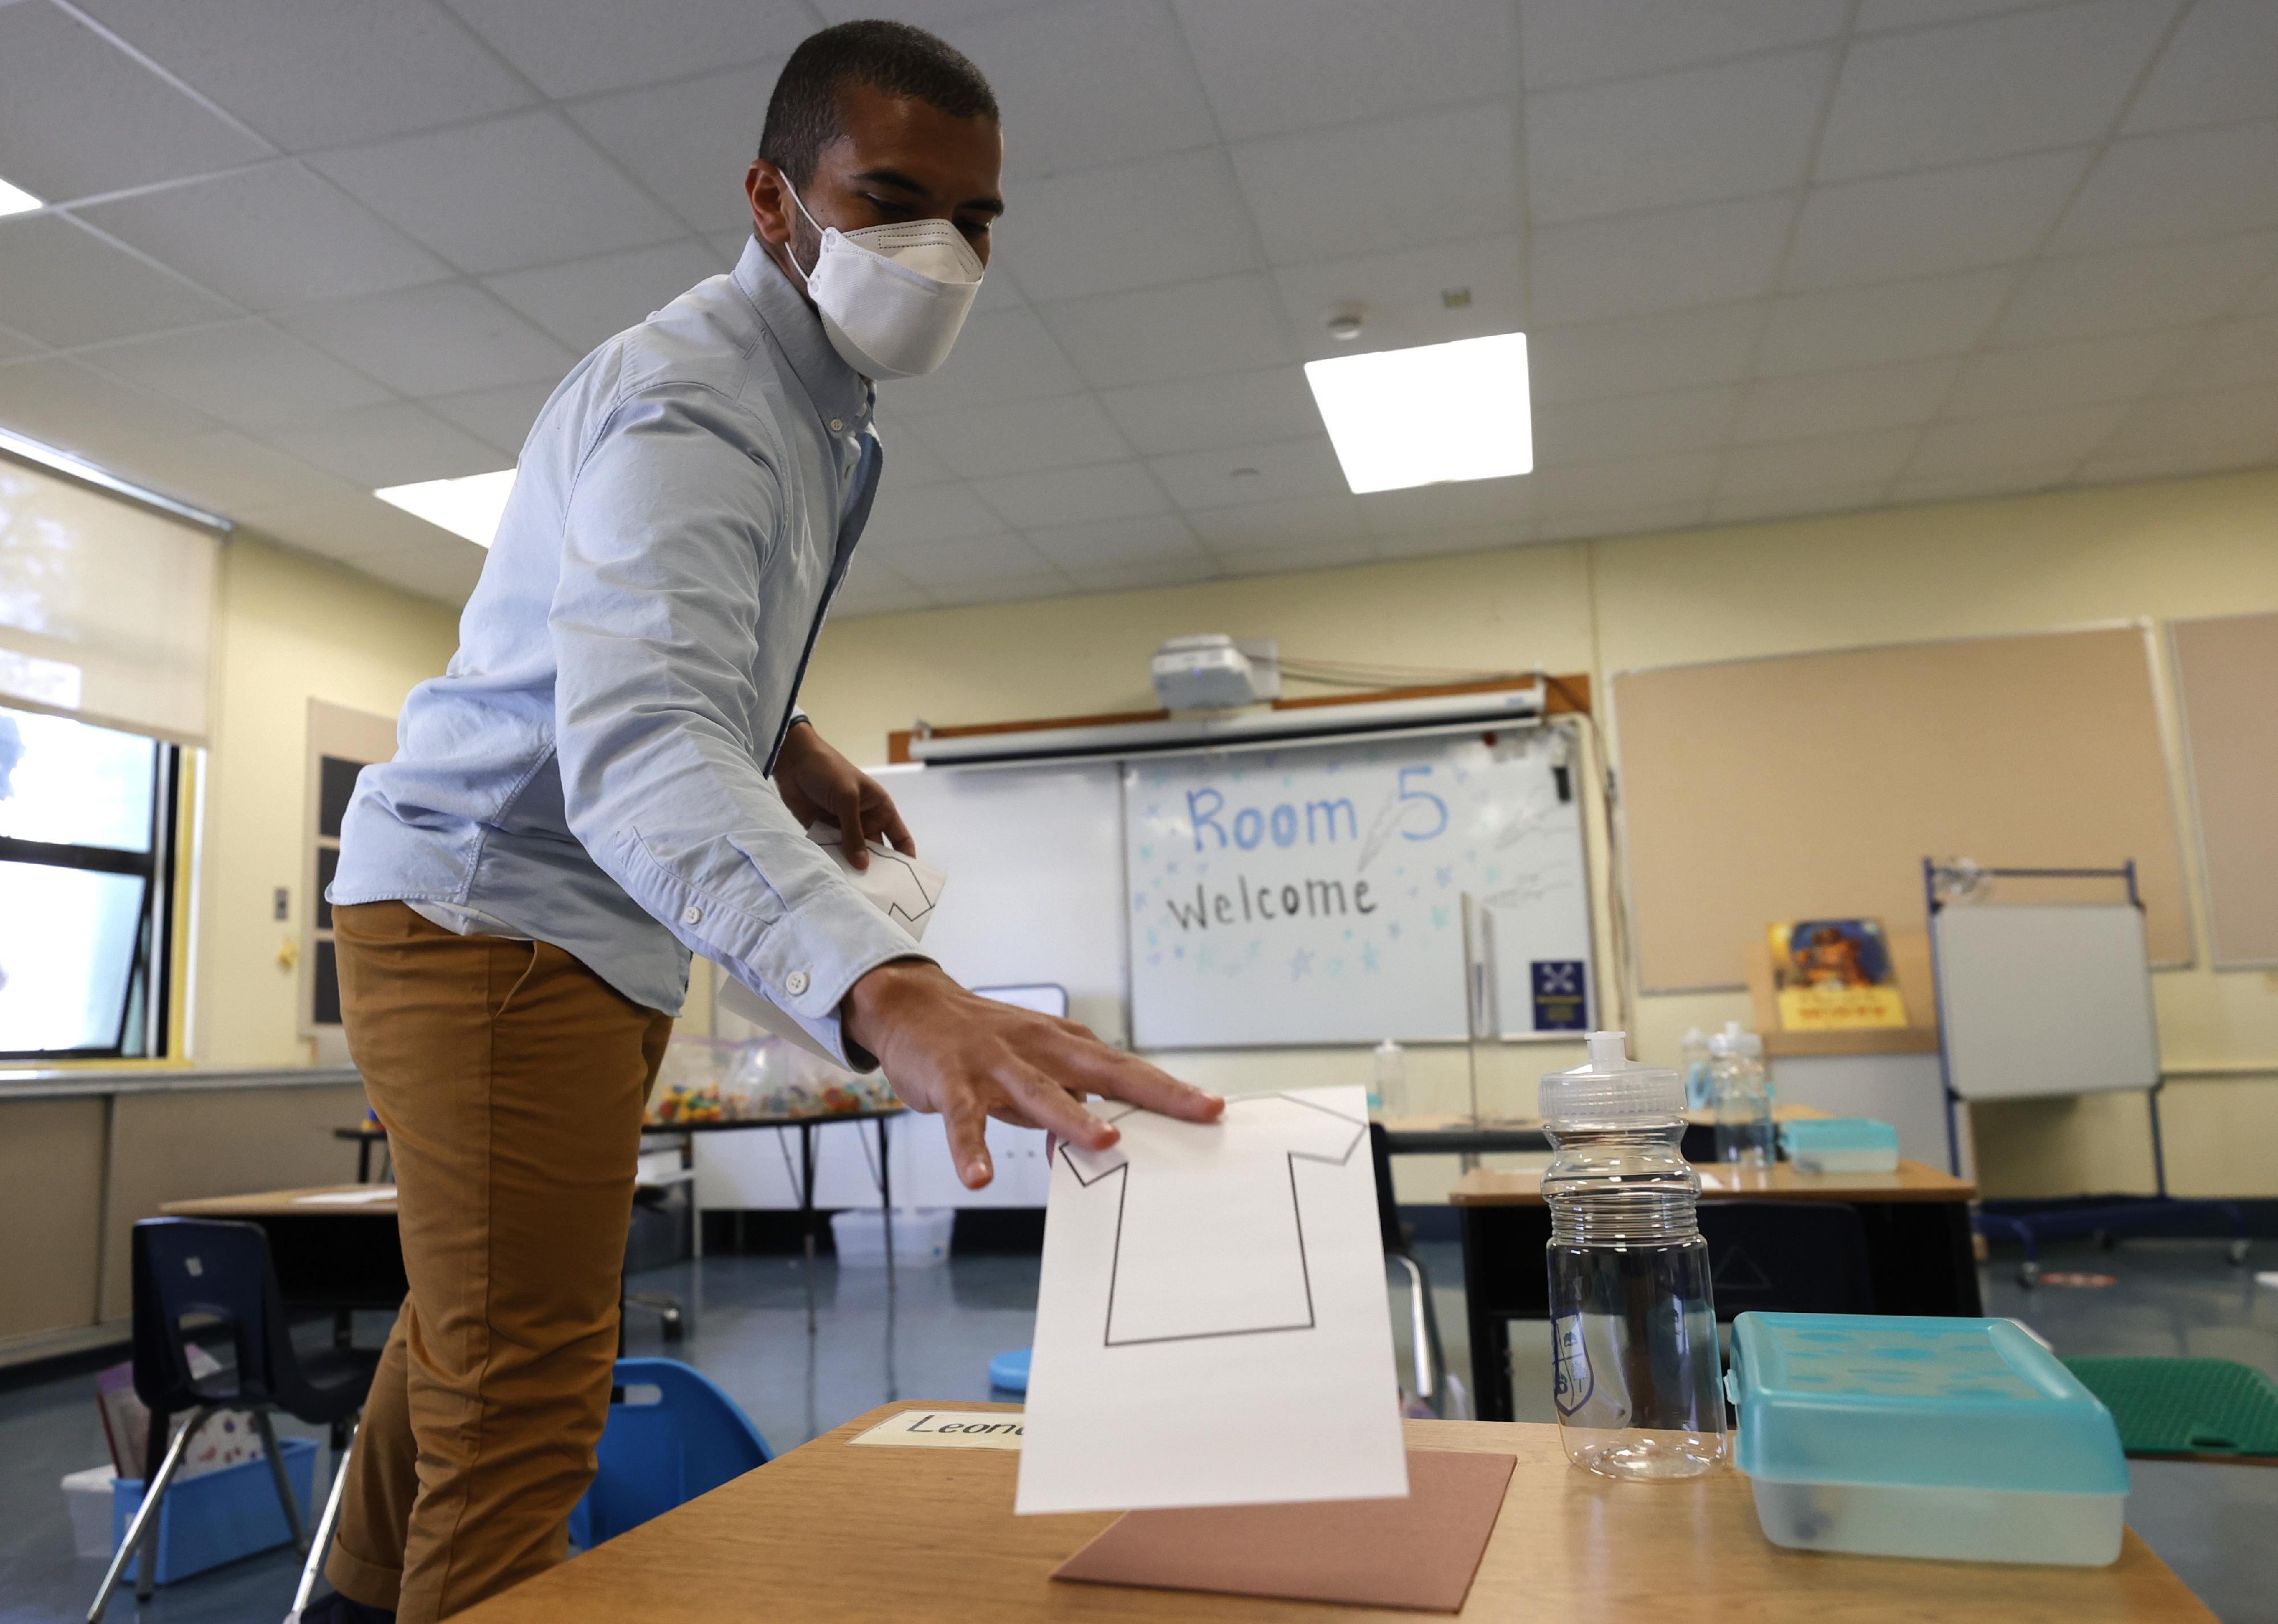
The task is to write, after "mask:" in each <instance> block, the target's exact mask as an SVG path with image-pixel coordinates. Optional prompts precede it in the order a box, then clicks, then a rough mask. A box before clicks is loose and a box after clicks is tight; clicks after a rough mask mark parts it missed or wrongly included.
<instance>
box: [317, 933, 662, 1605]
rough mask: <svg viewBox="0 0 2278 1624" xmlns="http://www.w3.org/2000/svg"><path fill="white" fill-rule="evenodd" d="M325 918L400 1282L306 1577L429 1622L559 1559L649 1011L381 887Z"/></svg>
mask: <svg viewBox="0 0 2278 1624" xmlns="http://www.w3.org/2000/svg"><path fill="white" fill-rule="evenodd" d="M333 933H334V935H335V937H336V939H337V942H338V952H339V955H340V1011H341V1016H342V1018H343V1020H344V1022H345V1024H346V1025H347V1028H348V1048H349V1050H350V1052H351V1053H352V1054H353V1055H354V1056H355V1062H356V1064H357V1066H358V1067H359V1068H360V1069H361V1070H362V1071H363V1079H364V1087H365V1089H366V1091H367V1092H368V1094H370V1096H371V1103H372V1108H373V1109H375V1110H377V1111H378V1113H379V1119H380V1121H381V1122H382V1123H383V1124H384V1125H386V1128H387V1140H388V1151H389V1154H390V1155H391V1156H392V1157H393V1158H394V1166H395V1182H396V1187H397V1190H398V1192H399V1201H398V1205H399V1209H400V1213H401V1220H400V1221H401V1229H402V1235H403V1267H404V1272H405V1274H406V1275H407V1276H408V1277H409V1279H410V1283H411V1291H410V1294H409V1296H407V1297H406V1298H405V1299H404V1300H403V1307H402V1309H401V1312H400V1313H398V1314H397V1315H396V1320H395V1329H394V1330H393V1331H392V1332H391V1333H390V1334H389V1336H388V1338H387V1348H386V1352H385V1353H382V1354H381V1356H380V1362H379V1373H378V1377H377V1378H376V1379H375V1380H374V1382H373V1384H372V1390H371V1401H370V1403H369V1404H368V1405H366V1407H365V1408H364V1413H363V1429H362V1430H361V1431H359V1432H358V1433H357V1435H356V1442H355V1452H354V1454H353V1456H352V1458H351V1460H350V1462H349V1468H348V1490H347V1498H346V1499H345V1501H344V1503H343V1505H342V1507H341V1513H340V1529H339V1533H338V1536H337V1537H336V1539H335V1541H334V1544H333V1552H332V1556H331V1559H329V1560H328V1561H327V1562H326V1563H325V1574H326V1576H327V1577H329V1578H330V1579H331V1580H332V1582H333V1585H334V1586H335V1587H336V1588H337V1589H338V1590H340V1592H341V1593H342V1594H343V1595H345V1596H347V1597H349V1598H350V1599H351V1600H354V1601H360V1602H363V1604H365V1605H367V1606H373V1607H383V1608H394V1610H395V1612H396V1615H397V1617H398V1619H399V1620H401V1621H402V1624H430V1620H437V1619H442V1618H447V1617H449V1616H450V1615H451V1614H452V1613H457V1612H460V1611H462V1609H464V1608H467V1607H469V1606H471V1605H474V1604H475V1603H476V1602H478V1601H480V1600H482V1599H483V1598H484V1597H487V1596H492V1595H495V1594H496V1593H497V1592H499V1591H501V1590H506V1589H507V1588H508V1587H509V1586H511V1585H515V1584H518V1583H520V1582H522V1581H523V1580H524V1579H527V1578H529V1577H530V1576H531V1574H537V1573H540V1572H543V1571H544V1570H545V1569H547V1568H548V1567H552V1566H554V1564H555V1563H557V1562H559V1561H561V1560H562V1558H563V1556H564V1555H565V1554H566V1553H567V1547H568V1538H569V1536H568V1529H567V1526H566V1523H567V1519H568V1517H569V1511H570V1508H571V1507H572V1506H575V1505H576V1504H577V1499H578V1497H579V1496H580V1495H582V1494H584V1493H585V1487H586V1485H587V1484H588V1483H591V1482H592V1476H593V1469H594V1456H593V1450H594V1445H596V1443H597V1442H598V1441H599V1440H600V1436H601V1426H602V1423H603V1422H604V1421H606V1420H607V1419H608V1405H609V1373H610V1366H611V1364H612V1362H613V1361H615V1357H616V1350H617V1296H618V1291H619V1288H620V1283H621V1278H622V1276H623V1269H624V1256H625V1230H626V1226H627V1225H628V1224H629V1223H630V1222H631V1212H632V1198H633V1175H634V1170H635V1167H636V1164H637V1163H638V1159H639V1155H640V1121H641V1113H642V1110H643V1109H644V1108H645V1107H646V1102H647V1100H648V1091H649V1087H650V1086H651V1085H652V1084H653V1083H654V1081H655V1080H656V1072H657V1066H658V1064H659V1063H660V1062H661V1060H662V1059H663V1057H664V1046H665V1040H666V1039H667V1038H668V1037H669V1035H670V1033H671V1030H672V1019H671V1018H670V1017H669V1016H666V1015H662V1014H660V1013H658V1012H657V1011H656V1010H648V1009H644V1008H642V1007H641V1006H640V1005H638V1004H636V1003H633V1002H631V1000H630V999H628V998H626V997H624V996H623V995H622V994H620V993H618V992H616V991H615V989H614V988H612V987H609V986H608V984H607V983H606V982H604V981H602V980H600V977H598V976H596V975H595V974H593V972H592V971H590V970H588V969H586V968H585V965H583V964H580V963H578V962H577V960H576V959H574V958H572V957H570V956H569V954H567V953H565V952H563V951H562V949H559V948H556V947H551V946H548V945H547V944H546V943H544V942H509V941H508V940H506V939H504V938H502V937H498V936H457V935H454V934H451V933H450V932H449V931H447V930H445V929H443V928H442V927H441V926H437V925H433V924H430V923H429V922H428V921H427V920H425V919H422V918H420V917H419V916H418V915H417V914H416V913H414V912H413V911H411V910H410V909H409V908H407V907H405V906H404V905H403V904H402V903H365V904H363V905H360V906H355V907H344V908H336V909H334V910H333Z"/></svg>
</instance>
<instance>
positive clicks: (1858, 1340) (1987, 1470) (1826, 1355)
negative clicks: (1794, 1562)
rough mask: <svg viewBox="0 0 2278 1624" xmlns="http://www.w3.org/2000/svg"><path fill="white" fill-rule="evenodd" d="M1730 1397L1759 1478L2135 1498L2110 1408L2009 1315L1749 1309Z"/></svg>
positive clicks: (1752, 1471) (1736, 1345)
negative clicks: (1962, 1316)
mask: <svg viewBox="0 0 2278 1624" xmlns="http://www.w3.org/2000/svg"><path fill="white" fill-rule="evenodd" d="M1729 1391H1730V1392H1731V1398H1732V1401H1733V1402H1734V1403H1735V1404H1737V1405H1738V1406H1739V1411H1740V1431H1739V1447H1738V1448H1737V1449H1736V1450H1735V1451H1734V1455H1733V1459H1734V1460H1735V1462H1736V1463H1737V1464H1738V1465H1739V1468H1740V1469H1741V1470H1742V1471H1744V1472H1746V1473H1747V1474H1748V1475H1750V1476H1752V1477H1765V1478H1772V1479H1777V1480H1778V1481H1781V1482H1785V1483H1848V1484H1854V1485H1861V1484H1871V1485H1877V1486H1882V1487H1902V1488H1922V1489H1991V1490H2002V1491H2017V1492H2024V1493H2033V1494H2125V1493H2127V1492H2128V1462H2127V1459H2126V1457H2125V1456H2123V1455H2122V1454H2121V1449H2120V1430H2119V1429H2118V1428H2117V1427H2115V1426H2114V1424H2113V1421H2112V1414H2111V1412H2110V1411H2108V1410H2106V1408H2105V1407H2104V1406H2103V1405H2101V1404H2100V1403H2098V1401H2097V1399H2096V1396H2095V1395H2094V1394H2093V1393H2091V1392H2090V1391H2088V1389H2087V1388H2085V1387H2083V1386H2082V1385H2081V1384H2080V1382H2079V1380H2078V1379H2077V1378H2076V1377H2075V1376H2074V1375H2073V1374H2072V1372H2071V1371H2069V1370H2068V1369H2065V1367H2064V1365H2063V1363H2062V1362H2061V1361H2060V1360H2058V1358H2057V1357H2056V1355H2054V1354H2053V1353H2050V1352H2049V1351H2048V1350H2047V1349H2046V1348H2045V1347H2043V1346H2041V1345H2040V1344H2039V1343H2037V1342H2036V1341H2034V1340H2033V1338H2031V1337H2030V1336H2028V1335H2027V1334H2026V1333H2025V1332H2024V1330H2022V1328H2020V1327H2019V1326H2017V1325H2014V1324H2013V1323H2010V1322H2009V1321H2007V1320H1964V1319H1930V1318H1920V1319H1917V1318H1910V1317H1900V1316H1896V1315H1878V1314H1743V1315H1739V1317H1738V1318H1736V1319H1735V1320H1733V1322H1732V1369H1731V1376H1730V1377H1729Z"/></svg>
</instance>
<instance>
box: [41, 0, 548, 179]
mask: <svg viewBox="0 0 2278 1624" xmlns="http://www.w3.org/2000/svg"><path fill="white" fill-rule="evenodd" d="M79 3H80V4H83V5H84V6H85V7H86V8H87V10H88V11H90V12H92V13H93V14H94V15H95V16H96V18H97V19H99V20H100V21H102V22H103V23H105V24H108V25H109V26H110V27H113V28H115V29H117V30H118V33H119V34H121V35H122V36H123V37H124V38H125V39H126V41H127V42H129V43H131V44H133V45H134V46H135V47H136V48H137V49H138V50H143V51H147V52H149V55H150V56H151V57H153V58H155V59H156V60H157V61H158V62H160V63H161V64H163V65H164V66H165V68H166V69H167V71H168V72H172V73H174V74H177V75H179V76H180V78H181V79H182V80H184V81H185V82H187V83H188V84H190V85H192V86H194V87H195V88H197V89H198V90H199V91H201V92H202V93H203V94H204V95H208V96H210V97H212V98H213V100H214V101H216V102H218V103H220V104H221V105H222V106H224V107H226V108H227V109H228V110H229V111H231V112H233V113H234V114H236V115H237V117H239V118H242V119H243V120H245V122H246V123H248V124H249V125H251V126H253V127H254V128H255V129H256V130H258V131H260V132H261V133H263V134H264V135H265V136H267V137H268V138H269V139H270V140H271V141H275V142H276V143H277V144H278V145H279V146H281V147H283V148H285V149H287V151H293V152H298V151H303V150H306V149H309V148H311V147H330V146H339V145H343V144H345V143H348V142H350V141H379V140H382V139H384V138H385V137H387V136H390V135H400V134H402V133H405V132H407V131H409V130H424V129H428V128H432V126H436V125H439V124H453V123H456V122H458V121H460V120H462V119H467V118H486V117H488V116H490V115H491V114H493V113H502V112H506V111H508V110H510V109H513V108H516V107H521V106H524V105H526V104H528V103H529V102H530V101H531V94H530V91H529V89H528V88H527V87H526V86H524V84H523V83H522V82H521V81H520V80H517V79H516V78H515V76H514V75H513V74H512V73H510V72H508V71H507V70H506V69H505V68H504V67H503V66H501V65H500V64H499V61H498V59H497V58H496V57H493V56H492V55H491V53H490V52H489V51H487V50H484V49H483V47H482V44H481V42H479V41H478V40H476V39H475V38H474V37H473V36H472V35H471V34H469V33H468V32H467V31H466V29H465V28H463V27H461V26H460V25H459V24H458V23H457V22H456V21H455V20H454V19H452V18H450V17H449V16H448V15H447V14H446V13H445V12H444V11H443V10H442V9H441V8H440V6H437V5H435V4H431V0H387V3H386V4H378V5H374V4H357V3H355V0H332V3H331V4H312V3H311V0H79ZM25 9H26V10H34V9H37V8H34V7H26V8H25Z"/></svg>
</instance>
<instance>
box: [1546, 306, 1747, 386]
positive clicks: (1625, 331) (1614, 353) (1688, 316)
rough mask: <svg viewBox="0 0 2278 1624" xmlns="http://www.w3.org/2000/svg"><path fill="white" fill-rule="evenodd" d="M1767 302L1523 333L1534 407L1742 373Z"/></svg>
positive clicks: (1704, 381) (1719, 380)
mask: <svg viewBox="0 0 2278 1624" xmlns="http://www.w3.org/2000/svg"><path fill="white" fill-rule="evenodd" d="M1768 309H1770V304H1769V301H1764V302H1759V303H1755V304H1727V305H1719V306H1717V307H1716V308H1715V309H1707V310H1678V311H1673V312H1671V313H1670V314H1668V315H1663V316H1635V317H1631V318H1627V319H1624V320H1621V321H1604V322H1588V323H1585V324H1582V325H1580V326H1575V327H1551V328H1542V329H1537V330H1536V331H1534V332H1530V333H1529V334H1528V335H1527V339H1526V361H1527V370H1528V371H1529V372H1530V373H1532V374H1533V377H1532V378H1531V380H1530V381H1531V383H1532V385H1533V396H1534V402H1535V409H1536V411H1537V412H1538V413H1540V411H1541V408H1542V407H1543V406H1544V405H1545V404H1546V403H1554V402H1556V401H1560V400H1590V399H1594V398H1596V397H1599V396H1603V395H1624V394H1643V393H1648V392H1650V391H1653V390H1658V389H1685V388H1689V387H1692V386H1693V385H1701V384H1715V383H1723V382H1725V381H1727V380H1729V379H1732V378H1738V377H1746V376H1747V371H1748V363H1749V359H1750V357H1751V356H1752V355H1754V351H1755V344H1756V334H1757V332H1758V331H1759V330H1760V329H1761V328H1762V325H1763V320H1764V315H1765V312H1766V311H1767V310H1768Z"/></svg>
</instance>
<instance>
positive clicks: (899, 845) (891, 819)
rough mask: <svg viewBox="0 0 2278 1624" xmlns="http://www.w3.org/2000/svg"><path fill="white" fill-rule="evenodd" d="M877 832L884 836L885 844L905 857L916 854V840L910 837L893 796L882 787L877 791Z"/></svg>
mask: <svg viewBox="0 0 2278 1624" xmlns="http://www.w3.org/2000/svg"><path fill="white" fill-rule="evenodd" d="M878 809H879V814H880V815H879V819H878V833H879V834H880V835H883V836H884V837H885V839H886V842H887V844H889V845H891V846H892V847H893V849H894V850H897V851H898V852H900V853H901V854H902V855H903V856H904V857H906V858H913V857H915V856H917V854H918V842H916V841H915V840H913V839H912V838H911V835H910V831H909V828H908V826H907V825H906V824H904V823H903V821H902V813H901V809H900V808H898V807H897V806H896V805H895V804H894V797H891V796H890V795H888V794H887V793H886V792H885V791H884V790H883V789H881V790H879V791H878Z"/></svg>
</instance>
